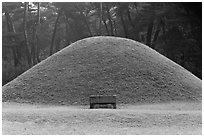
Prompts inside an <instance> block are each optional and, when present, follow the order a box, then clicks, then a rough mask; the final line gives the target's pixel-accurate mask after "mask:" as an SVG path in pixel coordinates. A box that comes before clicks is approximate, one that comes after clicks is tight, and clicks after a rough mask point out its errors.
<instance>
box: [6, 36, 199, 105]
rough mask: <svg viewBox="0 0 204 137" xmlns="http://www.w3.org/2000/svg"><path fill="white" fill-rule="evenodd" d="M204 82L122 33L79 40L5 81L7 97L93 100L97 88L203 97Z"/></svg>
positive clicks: (143, 97)
mask: <svg viewBox="0 0 204 137" xmlns="http://www.w3.org/2000/svg"><path fill="white" fill-rule="evenodd" d="M201 89H202V82H201V80H200V79H199V78H197V77H195V76H194V75H193V74H191V73H190V72H189V71H187V70H186V69H184V68H183V67H181V66H179V65H178V64H176V63H174V62H173V61H171V60H169V59H167V58H166V57H164V56H162V55H161V54H159V53H158V52H156V51H155V50H152V49H151V48H149V47H148V46H146V45H144V44H141V43H139V42H136V41H133V40H129V39H125V38H117V37H103V36H101V37H92V38H86V39H83V40H80V41H77V42H75V43H73V44H71V45H70V46H68V47H67V48H64V49H63V50H61V51H59V52H57V53H56V54H54V55H52V56H51V57H49V58H47V59H46V60H44V61H42V62H41V63H39V64H38V65H36V66H34V67H32V68H31V69H29V70H28V71H26V72H25V73H23V74H22V75H20V76H19V77H17V78H16V79H14V80H13V81H11V82H10V83H8V84H6V85H5V86H3V89H2V90H3V93H2V97H3V101H14V102H22V101H23V102H33V103H50V104H67V105H71V104H88V103H89V96H90V95H92V94H94V95H96V94H100V95H101V94H102V95H112V94H115V95H117V102H118V103H119V104H120V103H128V104H134V103H153V102H165V101H172V100H174V101H189V100H197V101H200V100H201V96H202V95H201V94H202V90H201Z"/></svg>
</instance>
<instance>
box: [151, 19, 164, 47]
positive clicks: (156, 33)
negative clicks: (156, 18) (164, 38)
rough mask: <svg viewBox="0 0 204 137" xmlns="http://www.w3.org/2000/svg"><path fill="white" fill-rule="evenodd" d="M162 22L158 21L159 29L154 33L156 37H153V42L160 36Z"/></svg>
mask: <svg viewBox="0 0 204 137" xmlns="http://www.w3.org/2000/svg"><path fill="white" fill-rule="evenodd" d="M161 22H162V21H160V22H159V23H158V25H157V29H156V32H155V34H154V39H153V43H155V42H156V41H157V38H158V36H159V32H160V30H161V29H160V27H161Z"/></svg>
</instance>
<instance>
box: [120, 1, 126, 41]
mask: <svg viewBox="0 0 204 137" xmlns="http://www.w3.org/2000/svg"><path fill="white" fill-rule="evenodd" d="M118 5H119V7H120V3H119V2H118ZM119 16H120V21H121V23H122V26H123V30H124V33H125V37H126V38H128V31H127V27H126V25H125V21H124V18H123V12H122V11H121V10H120V8H119Z"/></svg>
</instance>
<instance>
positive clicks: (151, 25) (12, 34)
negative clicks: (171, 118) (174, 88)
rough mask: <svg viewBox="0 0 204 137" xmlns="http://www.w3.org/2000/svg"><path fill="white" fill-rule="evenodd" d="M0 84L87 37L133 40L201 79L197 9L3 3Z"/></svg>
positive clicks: (185, 5) (134, 4) (195, 4)
mask: <svg viewBox="0 0 204 137" xmlns="http://www.w3.org/2000/svg"><path fill="white" fill-rule="evenodd" d="M2 9H3V10H2V84H3V85H4V84H6V83H8V82H9V81H11V80H13V79H14V78H16V77H17V76H18V75H20V74H21V73H23V72H24V71H26V70H27V69H29V68H31V67H32V66H34V65H36V64H37V63H39V62H41V61H42V60H44V59H46V58H47V57H49V56H51V55H52V54H53V53H55V52H57V51H59V50H61V49H62V48H64V47H66V46H68V45H69V44H71V43H73V42H75V41H77V40H80V39H83V38H86V37H91V36H100V35H102V36H119V37H125V38H129V39H133V40H136V41H139V42H141V43H144V44H146V45H148V46H149V47H151V48H153V49H155V50H156V51H158V52H160V53H161V54H163V55H164V56H166V57H168V58H170V59H171V60H173V61H174V62H176V63H178V64H180V65H181V66H183V67H184V68H186V69H187V70H189V71H190V72H192V73H193V74H194V75H196V76H197V77H199V78H200V79H202V3H201V2H191V3H184V2H182V3H172V2H171V3H170V2H154V3H153V2H152V3H146V2H142V3H141V2H130V3H128V2H108V3H107V2H106V3H105V2H83V3H79V2H76V3H71V2H56V3H55V2H53V3H49V2H29V3H28V2H24V3H22V2H3V3H2Z"/></svg>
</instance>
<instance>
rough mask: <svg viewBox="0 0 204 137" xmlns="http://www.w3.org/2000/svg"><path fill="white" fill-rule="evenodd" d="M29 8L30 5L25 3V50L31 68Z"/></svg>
mask: <svg viewBox="0 0 204 137" xmlns="http://www.w3.org/2000/svg"><path fill="white" fill-rule="evenodd" d="M27 8H28V3H27V2H25V3H24V19H23V28H24V30H23V32H24V38H25V49H26V55H27V61H28V65H29V67H31V57H30V51H29V43H28V34H27Z"/></svg>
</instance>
